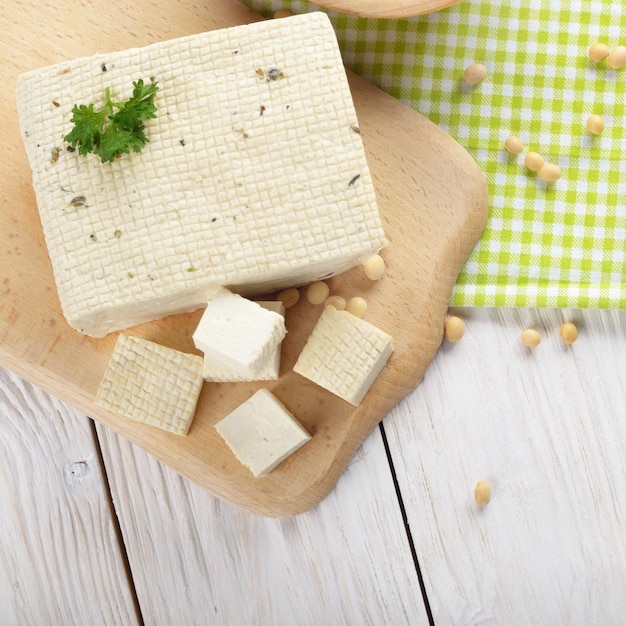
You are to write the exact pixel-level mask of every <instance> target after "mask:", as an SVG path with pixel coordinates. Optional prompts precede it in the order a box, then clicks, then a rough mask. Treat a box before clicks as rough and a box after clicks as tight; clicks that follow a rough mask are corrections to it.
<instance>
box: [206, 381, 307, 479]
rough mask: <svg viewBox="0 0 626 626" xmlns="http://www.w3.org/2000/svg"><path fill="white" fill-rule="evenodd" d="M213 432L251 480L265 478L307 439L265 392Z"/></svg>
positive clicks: (300, 428) (289, 414)
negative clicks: (217, 434)
mask: <svg viewBox="0 0 626 626" xmlns="http://www.w3.org/2000/svg"><path fill="white" fill-rule="evenodd" d="M215 428H216V430H217V432H218V433H219V434H220V435H221V436H222V438H223V439H224V441H225V442H226V444H227V445H228V447H229V448H230V449H231V450H232V451H233V453H234V455H235V456H236V457H237V459H238V460H239V461H240V462H241V463H243V464H244V465H245V466H246V467H248V468H249V469H250V471H251V472H252V473H253V474H254V475H255V476H264V475H266V474H269V473H270V472H271V471H272V470H273V469H274V468H275V467H276V466H277V465H279V464H280V463H282V462H283V461H284V460H285V459H286V458H287V457H288V456H290V455H292V454H293V453H294V452H295V451H296V450H298V449H299V448H301V447H302V446H303V445H304V444H305V443H306V442H307V441H309V440H310V439H311V435H309V433H307V432H306V430H305V429H304V428H303V427H302V426H301V425H300V423H299V422H298V421H297V420H296V419H295V417H294V416H293V415H291V413H290V412H289V411H288V410H287V409H286V408H285V407H284V406H283V405H282V404H281V403H280V401H279V400H278V399H277V398H276V396H274V394H272V392H271V391H269V390H267V389H260V390H259V391H257V392H256V393H255V394H254V395H253V396H252V397H251V398H250V399H249V400H247V401H246V402H244V403H243V404H241V405H239V406H238V407H237V408H236V409H235V410H234V411H233V412H232V413H230V414H229V415H227V416H226V417H225V418H224V419H222V420H221V421H219V422H218V423H217V424H216V425H215Z"/></svg>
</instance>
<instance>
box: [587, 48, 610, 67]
mask: <svg viewBox="0 0 626 626" xmlns="http://www.w3.org/2000/svg"><path fill="white" fill-rule="evenodd" d="M610 51H611V50H610V49H609V47H608V46H607V45H606V44H605V43H594V44H593V46H591V48H589V58H590V59H591V60H592V61H593V62H594V63H600V61H604V59H606V58H607V57H608V56H609V52H610Z"/></svg>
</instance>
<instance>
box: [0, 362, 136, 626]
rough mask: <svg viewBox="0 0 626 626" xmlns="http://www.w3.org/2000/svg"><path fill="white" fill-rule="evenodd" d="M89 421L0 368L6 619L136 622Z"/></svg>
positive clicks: (1, 603) (0, 549)
mask: <svg viewBox="0 0 626 626" xmlns="http://www.w3.org/2000/svg"><path fill="white" fill-rule="evenodd" d="M116 528H117V527H116V525H115V523H114V518H113V512H112V510H111V507H110V506H109V494H108V489H107V485H106V482H105V480H104V478H103V475H102V471H101V468H100V460H99V451H98V449H97V447H96V446H95V442H94V436H93V430H92V426H91V423H90V421H89V420H87V418H86V417H84V416H83V415H80V414H79V413H78V412H77V411H75V410H73V409H71V408H69V407H68V406H67V405H65V404H64V403H62V402H59V401H58V400H55V399H54V398H52V397H50V396H49V395H47V394H45V393H43V392H41V391H40V390H38V389H36V388H34V387H33V386H32V385H30V384H29V383H26V382H24V381H22V380H21V379H20V378H18V377H17V376H15V375H13V374H10V373H7V372H5V371H4V370H2V369H0V624H3V626H10V625H11V626H12V625H18V624H19V625H22V624H23V625H36V626H38V625H42V626H43V625H44V624H67V625H72V624H77V625H78V624H90V625H94V626H95V625H98V624H101V625H102V626H105V625H106V626H109V625H112V624H119V625H120V626H130V625H132V624H138V620H137V615H136V610H135V605H134V594H133V591H132V588H131V586H130V585H129V580H128V576H127V573H126V569H125V560H124V557H123V553H122V551H121V550H120V545H119V542H118V537H117V534H116Z"/></svg>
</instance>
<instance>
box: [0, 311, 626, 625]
mask: <svg viewBox="0 0 626 626" xmlns="http://www.w3.org/2000/svg"><path fill="white" fill-rule="evenodd" d="M457 313H458V314H459V315H460V316H461V317H463V318H464V320H465V322H466V335H465V337H464V338H463V339H462V340H461V341H460V342H459V343H457V344H445V343H444V344H443V345H442V347H441V349H440V351H439V353H438V354H437V356H436V358H435V360H434V362H433V364H432V365H431V367H430V368H429V370H428V372H427V374H426V377H425V379H424V381H423V382H422V384H421V385H420V386H419V387H418V389H417V390H416V391H415V392H414V393H413V394H412V395H411V396H410V397H408V398H406V399H405V400H404V401H402V402H401V403H400V405H398V406H397V407H396V409H395V410H394V411H392V413H391V414H390V415H388V416H387V417H386V418H385V419H384V420H383V422H382V427H381V428H380V429H376V430H375V431H374V432H373V433H372V435H371V436H370V437H369V438H368V439H367V441H366V443H365V444H364V445H363V446H362V448H361V449H360V450H359V452H358V453H357V454H356V456H355V457H354V459H353V461H352V462H351V464H350V465H349V467H348V469H347V471H346V472H345V474H344V475H343V477H342V478H341V480H340V481H339V483H338V485H337V487H336V489H335V490H334V491H333V492H332V493H331V495H330V496H329V497H328V498H327V499H326V500H324V501H323V502H322V503H321V504H320V505H319V506H318V507H316V508H315V509H313V510H312V511H310V512H308V513H306V514H304V515H301V516H299V517H296V518H289V519H279V520H277V519H267V518H260V517H255V516H253V515H250V514H248V513H244V512H242V511H240V510H237V509H235V508H234V507H233V506H231V505H229V504H225V503H223V502H221V501H219V500H217V499H215V498H214V497H212V496H211V495H209V494H208V493H206V492H204V491H202V490H201V489H199V488H197V487H195V486H194V485H192V484H190V483H188V482H187V481H186V480H184V479H182V478H180V477H179V476H178V475H176V474H175V473H174V472H172V471H170V470H169V469H168V468H166V467H164V466H163V465H162V464H161V463H159V462H157V461H155V460H154V459H153V458H151V457H150V456H149V455H147V454H146V453H144V452H143V451H142V450H140V449H138V448H136V447H135V446H133V445H132V444H129V443H128V442H127V441H125V440H123V439H121V438H120V437H118V436H117V435H115V434H113V433H112V432H110V431H109V430H107V429H106V428H103V427H100V426H99V425H97V424H96V425H95V426H94V423H93V422H92V421H91V420H89V419H88V418H87V417H85V416H84V415H82V414H80V413H79V412H77V411H75V410H73V409H72V408H70V407H69V406H67V405H65V404H63V403H62V402H60V401H58V400H56V399H54V398H52V397H50V396H48V395H47V394H45V393H43V392H41V391H40V390H38V389H36V388H33V387H32V386H31V385H30V384H28V383H27V382H24V381H23V380H21V379H20V378H18V377H16V376H15V375H13V374H11V373H9V372H6V371H1V370H0V411H1V414H2V418H1V419H0V624H2V625H3V626H12V625H14V624H20V625H22V624H24V625H29V626H33V625H53V626H56V625H64V626H68V625H73V624H77V625H78V624H80V625H83V624H89V625H94V626H95V625H98V624H106V625H109V624H123V625H124V626H126V625H133V624H142V623H145V624H155V625H157V624H158V625H169V624H172V625H176V626H179V625H186V624H228V625H231V624H236V625H238V624H263V625H265V624H272V625H282V624H285V625H287V624H288V625H293V624H298V625H309V624H310V625H318V624H325V625H326V624H350V625H352V624H359V625H360V624H377V625H378V624H393V625H397V624H428V623H429V622H430V623H435V624H438V625H441V624H454V625H474V624H481V625H485V624H494V625H495V624H533V625H535V626H536V625H540V624H546V625H553V624H580V625H590V624H602V625H609V624H611V625H612V624H621V623H624V620H625V619H626V565H625V563H626V545H625V542H624V535H625V533H626V471H625V470H626V461H625V459H626V391H625V390H624V376H625V374H624V372H625V371H626V313H625V312H624V311H618V312H615V311H613V312H611V311H604V312H602V311H586V312H581V311H561V310H559V311H554V310H526V309H522V310H502V309H500V310H480V309H471V310H459V311H457ZM569 319H571V320H573V321H574V322H575V323H576V324H577V326H578V328H579V338H578V341H577V342H576V343H575V344H574V345H572V346H569V347H567V346H565V345H564V344H563V343H562V342H561V340H560V337H559V326H560V324H561V322H563V321H565V320H569ZM526 326H532V327H535V328H537V329H538V330H539V331H540V332H541V334H542V337H543V340H542V343H541V344H540V346H539V347H538V348H536V349H535V350H530V349H528V348H525V347H524V346H523V345H522V344H521V343H520V341H519V335H520V332H521V330H522V329H523V328H525V327H526ZM480 479H485V480H488V481H489V482H490V483H491V485H492V500H491V502H490V503H489V505H487V506H486V507H484V508H482V509H481V508H479V507H478V506H477V505H476V504H475V503H474V500H473V489H474V485H475V483H476V482H477V481H478V480H480Z"/></svg>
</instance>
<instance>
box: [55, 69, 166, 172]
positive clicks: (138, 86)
mask: <svg viewBox="0 0 626 626" xmlns="http://www.w3.org/2000/svg"><path fill="white" fill-rule="evenodd" d="M158 89H159V88H158V86H157V83H156V82H151V83H148V84H145V83H144V82H143V80H141V79H140V80H138V81H136V82H133V95H132V96H131V97H130V98H129V99H128V100H127V101H126V102H113V101H112V100H111V96H110V91H109V89H108V88H107V90H106V92H105V100H106V101H105V104H104V106H103V107H102V108H101V109H96V108H95V105H94V104H89V105H85V104H81V105H74V108H73V109H72V118H71V120H70V121H71V122H72V123H73V124H74V128H73V129H72V131H71V132H70V133H68V134H67V135H66V136H65V138H64V139H65V141H67V142H68V143H69V144H71V145H72V146H73V147H74V148H78V152H79V154H88V153H89V152H93V153H94V154H97V155H98V156H99V157H100V160H101V161H102V162H103V163H107V162H108V163H111V162H113V161H114V160H115V159H116V157H118V156H119V155H121V154H127V153H129V152H130V151H131V150H132V151H134V152H140V151H141V149H142V148H143V147H144V146H145V144H146V143H148V142H149V141H150V140H149V139H148V137H147V136H146V134H145V132H144V130H145V125H144V121H145V120H148V119H153V118H155V117H156V111H157V108H156V106H155V104H154V97H155V95H156V93H157V91H158Z"/></svg>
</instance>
